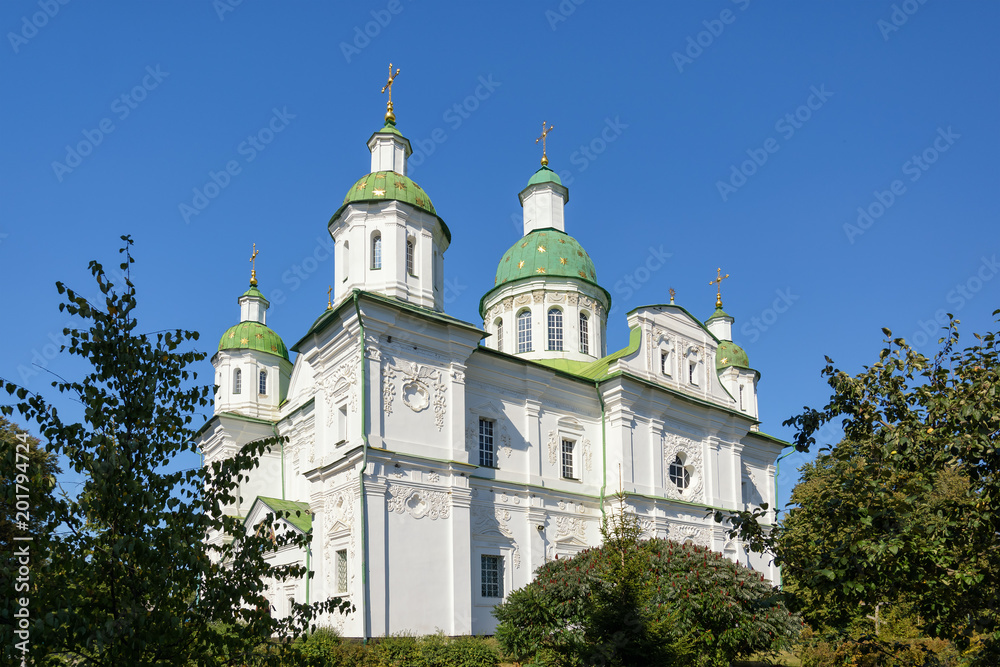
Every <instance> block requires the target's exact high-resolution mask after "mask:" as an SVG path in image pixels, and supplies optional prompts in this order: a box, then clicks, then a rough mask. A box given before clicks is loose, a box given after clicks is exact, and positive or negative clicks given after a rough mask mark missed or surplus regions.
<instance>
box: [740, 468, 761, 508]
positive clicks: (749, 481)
mask: <svg viewBox="0 0 1000 667" xmlns="http://www.w3.org/2000/svg"><path fill="white" fill-rule="evenodd" d="M743 502H744V503H745V504H746V505H757V506H759V505H760V504H761V503H762V502H764V498H763V497H762V496H761V493H760V487H759V486H758V484H757V476H756V475H754V474H753V471H752V470H750V467H749V466H748V465H747V464H745V463H744V464H743Z"/></svg>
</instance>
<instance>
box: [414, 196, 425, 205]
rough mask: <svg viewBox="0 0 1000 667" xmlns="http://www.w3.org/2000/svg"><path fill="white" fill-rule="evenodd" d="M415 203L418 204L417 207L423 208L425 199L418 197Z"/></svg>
mask: <svg viewBox="0 0 1000 667" xmlns="http://www.w3.org/2000/svg"><path fill="white" fill-rule="evenodd" d="M414 203H416V205H417V206H423V205H424V200H423V199H421V198H420V197H417V198H416V199H415V200H414Z"/></svg>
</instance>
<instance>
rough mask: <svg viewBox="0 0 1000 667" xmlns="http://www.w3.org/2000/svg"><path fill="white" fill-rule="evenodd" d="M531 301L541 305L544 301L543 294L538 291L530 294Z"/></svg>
mask: <svg viewBox="0 0 1000 667" xmlns="http://www.w3.org/2000/svg"><path fill="white" fill-rule="evenodd" d="M531 300H532V301H533V302H534V303H542V302H544V300H545V292H543V291H542V290H540V289H539V290H535V291H534V292H532V293H531Z"/></svg>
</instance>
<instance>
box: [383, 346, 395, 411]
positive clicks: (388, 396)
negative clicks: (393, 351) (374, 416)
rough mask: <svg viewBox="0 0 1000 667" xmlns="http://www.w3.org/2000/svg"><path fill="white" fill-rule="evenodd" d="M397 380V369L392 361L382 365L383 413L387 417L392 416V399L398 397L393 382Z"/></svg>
mask: <svg viewBox="0 0 1000 667" xmlns="http://www.w3.org/2000/svg"><path fill="white" fill-rule="evenodd" d="M395 379H396V369H395V367H393V366H392V362H391V361H390V360H388V359H387V360H386V362H385V363H383V364H382V412H384V413H385V414H387V415H391V414H392V399H393V398H395V397H396V387H395V385H394V384H393V380H395Z"/></svg>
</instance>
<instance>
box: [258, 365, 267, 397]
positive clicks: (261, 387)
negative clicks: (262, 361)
mask: <svg viewBox="0 0 1000 667" xmlns="http://www.w3.org/2000/svg"><path fill="white" fill-rule="evenodd" d="M257 393H258V394H259V395H260V396H267V369H266V368H262V369H260V372H259V373H258V374H257Z"/></svg>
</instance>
